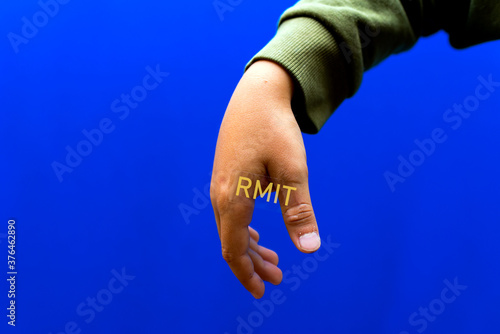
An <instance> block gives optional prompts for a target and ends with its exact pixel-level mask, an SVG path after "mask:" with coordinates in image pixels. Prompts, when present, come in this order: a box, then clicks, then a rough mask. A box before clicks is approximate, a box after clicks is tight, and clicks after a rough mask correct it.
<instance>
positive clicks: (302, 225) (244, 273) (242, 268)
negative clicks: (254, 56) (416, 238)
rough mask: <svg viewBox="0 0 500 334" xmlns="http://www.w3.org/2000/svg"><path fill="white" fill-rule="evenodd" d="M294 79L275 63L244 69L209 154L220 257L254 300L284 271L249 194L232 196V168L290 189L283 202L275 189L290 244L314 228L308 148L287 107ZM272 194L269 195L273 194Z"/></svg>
mask: <svg viewBox="0 0 500 334" xmlns="http://www.w3.org/2000/svg"><path fill="white" fill-rule="evenodd" d="M293 89H294V87H293V81H292V79H291V77H290V76H289V74H288V73H287V72H286V71H285V70H284V69H283V68H282V67H281V66H279V65H278V64H275V63H273V62H270V61H265V60H260V61H257V62H255V63H254V64H253V65H252V66H251V67H250V68H248V70H247V71H246V72H245V74H244V75H243V77H242V78H241V80H240V82H239V83H238V86H237V87H236V89H235V91H234V93H233V96H232V97H231V101H230V102H229V105H228V107H227V110H226V113H225V115H224V119H223V121H222V124H221V127H220V131H219V137H218V140H217V147H216V152H215V158H214V166H213V174H212V184H211V187H210V198H211V201H212V206H213V209H214V213H215V220H216V222H217V229H218V232H219V237H220V240H221V247H222V256H223V258H224V259H225V260H226V262H227V264H228V265H229V267H230V268H231V270H232V272H233V273H234V275H235V276H236V277H237V278H238V279H239V281H240V282H241V284H242V285H243V286H244V287H245V288H246V289H247V290H248V291H249V292H250V293H252V295H253V296H254V297H255V298H261V297H262V296H263V295H264V290H265V286H264V281H267V282H270V283H272V284H275V285H276V284H279V283H280V282H281V280H282V277H283V274H282V272H281V270H280V269H279V268H278V266H277V265H278V255H277V254H276V253H275V252H274V251H272V250H270V249H268V248H265V247H262V246H260V245H259V244H258V242H259V234H258V233H257V231H255V230H254V229H253V228H251V227H250V223H251V221H252V213H253V201H254V200H253V199H246V198H244V199H243V200H242V201H246V202H241V200H240V201H234V193H233V191H234V189H236V187H235V184H236V183H237V182H238V174H237V173H238V171H245V172H250V173H255V174H259V175H268V176H270V177H274V178H277V179H279V180H282V182H283V184H285V185H287V186H291V187H296V188H297V190H296V191H292V192H291V194H290V199H289V203H288V206H285V205H284V203H285V197H284V195H283V194H282V192H280V195H279V202H280V206H281V212H282V214H283V220H284V222H285V225H286V227H287V230H288V233H289V235H290V238H291V240H292V242H293V243H294V244H295V246H296V247H297V248H298V249H299V250H300V251H302V252H304V253H312V252H314V251H316V250H317V249H318V248H319V243H318V245H317V247H316V246H314V247H312V248H311V247H309V248H308V249H305V248H303V247H301V245H300V244H299V237H300V236H303V235H305V234H308V233H311V232H316V233H318V235H319V232H318V226H317V224H316V218H315V216H314V211H313V208H312V204H311V198H310V195H309V185H308V171H307V161H306V151H305V148H304V142H303V140H302V134H301V132H300V129H299V126H298V124H297V122H296V120H295V117H294V115H293V112H292V109H291V100H292V95H293ZM272 198H274V194H273V195H272Z"/></svg>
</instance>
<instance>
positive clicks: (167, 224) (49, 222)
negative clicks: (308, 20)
mask: <svg viewBox="0 0 500 334" xmlns="http://www.w3.org/2000/svg"><path fill="white" fill-rule="evenodd" d="M233 3H236V2H233ZM293 3H294V1H277V2H270V1H264V0H254V1H243V2H241V3H239V4H238V5H234V6H232V9H233V10H232V11H228V12H226V13H224V15H223V17H222V18H223V20H221V17H219V16H218V14H217V12H216V10H215V9H214V6H213V4H212V1H211V0H207V1H197V2H160V1H141V2H138V1H137V2H130V3H127V4H124V3H123V2H119V1H105V2H103V3H88V2H82V1H69V2H68V3H67V4H64V5H60V6H59V7H60V8H59V11H58V13H56V14H55V15H54V17H51V18H50V19H49V20H48V22H47V24H45V25H43V26H42V27H40V28H39V29H38V32H37V33H36V35H35V36H34V37H32V38H30V39H29V40H28V43H26V44H21V45H19V49H18V52H17V53H16V52H15V51H14V48H13V47H12V45H11V43H10V42H9V39H8V37H7V36H8V34H9V33H10V32H13V33H15V34H21V28H22V26H23V21H22V18H23V17H27V18H28V19H29V20H30V21H32V18H33V15H35V14H36V13H37V12H39V11H40V10H41V7H40V5H39V4H38V3H37V2H36V1H21V2H19V3H10V2H9V3H7V2H5V3H2V5H0V7H1V8H0V22H1V23H0V27H1V29H0V32H1V34H3V37H2V39H1V41H0V55H1V61H0V97H1V107H0V108H1V111H0V139H1V143H2V144H1V146H0V159H1V167H0V189H1V192H0V203H1V204H0V221H1V222H2V223H1V225H0V227H1V230H0V250H1V253H0V258H2V259H4V260H2V261H5V262H6V260H5V258H6V255H7V254H6V253H7V239H6V235H5V234H6V233H7V221H8V219H10V218H15V219H16V226H17V230H16V231H17V239H16V241H17V243H16V250H17V253H16V260H17V270H18V272H19V274H18V277H17V291H16V292H17V293H16V297H17V298H16V300H17V324H16V327H15V328H11V326H8V325H7V324H6V322H7V319H6V317H5V314H6V312H7V311H6V310H5V308H6V307H7V302H8V299H7V291H8V286H7V282H6V280H5V279H4V278H5V277H6V276H7V275H6V272H7V269H6V263H2V265H1V268H4V269H2V271H3V273H2V274H1V276H2V277H4V278H3V279H2V280H1V283H0V296H1V297H0V302H1V303H2V304H1V307H0V309H1V310H3V311H1V314H0V319H3V320H2V321H1V322H2V323H1V324H0V328H1V330H0V331H1V332H2V333H4V332H5V333H10V332H17V333H53V334H55V333H60V332H63V333H64V328H65V326H66V325H67V324H68V323H69V322H75V323H76V324H77V326H78V328H79V329H80V330H81V333H231V334H233V333H249V332H252V331H253V332H254V333H401V332H402V331H403V333H404V331H407V332H408V333H418V332H417V330H418V329H420V330H421V329H422V328H423V325H418V326H412V325H411V324H410V323H409V317H410V315H412V313H414V312H418V311H419V307H428V306H429V304H430V303H431V302H432V301H434V300H435V299H436V298H440V295H441V292H442V290H443V289H444V288H445V287H446V285H445V283H444V280H449V281H450V282H453V280H454V279H455V278H457V280H458V282H459V283H460V284H461V285H466V286H467V289H465V290H464V291H463V292H462V293H461V295H460V296H459V297H457V298H456V300H455V301H454V302H452V303H450V304H446V308H445V310H444V311H443V312H442V313H441V314H439V315H438V316H437V317H436V318H435V320H433V321H428V322H427V328H426V329H425V332H426V333H429V334H430V333H498V332H500V316H499V314H500V306H499V305H500V287H499V284H498V282H499V280H500V269H499V266H498V258H499V255H500V243H499V242H498V240H499V237H500V206H499V205H498V200H499V191H500V175H499V173H498V170H499V164H500V151H499V149H498V148H499V147H500V132H499V131H498V129H499V128H500V113H499V111H500V110H499V108H498V107H499V105H500V89H499V88H497V90H496V91H495V92H494V93H492V94H491V96H490V98H488V99H487V100H485V101H482V102H481V103H480V106H479V107H478V108H477V110H476V111H474V112H473V113H472V115H471V116H470V117H469V118H468V119H466V120H464V121H463V124H462V125H461V126H460V127H459V128H458V129H456V130H453V129H451V128H450V124H447V123H446V122H444V121H443V114H444V112H445V111H446V110H447V109H448V108H450V107H452V106H453V104H454V103H462V102H463V101H464V99H466V98H467V97H468V96H470V95H473V94H474V92H475V88H476V87H477V85H478V84H479V81H478V79H477V77H478V76H480V75H482V76H484V77H485V78H487V77H488V75H490V74H491V75H492V76H493V79H494V80H495V81H499V80H500V64H499V63H498V59H499V58H498V56H499V54H500V44H499V43H498V42H493V43H489V44H483V45H479V46H476V47H472V48H469V49H467V50H461V51H457V50H454V49H452V48H451V47H450V46H449V44H448V40H447V35H446V34H445V33H438V34H436V35H434V36H432V37H430V38H425V39H421V40H420V41H419V43H418V44H417V45H416V46H415V47H414V48H413V49H412V50H411V51H409V52H406V53H403V54H400V55H396V56H393V57H391V58H390V59H388V60H386V61H385V62H383V63H382V64H381V65H379V66H377V67H376V68H374V69H372V70H370V71H369V72H367V73H366V76H365V77H364V81H363V84H362V87H361V88H360V90H359V92H358V93H357V95H356V96H355V97H354V98H353V99H350V100H348V101H346V102H345V103H344V104H343V105H342V106H341V107H340V108H339V109H338V110H337V112H336V113H335V114H334V116H332V117H331V118H330V120H329V121H328V123H327V124H326V125H325V126H324V127H323V129H322V130H321V131H320V133H319V134H317V135H304V137H305V145H306V149H307V154H308V165H309V173H310V188H311V196H312V200H313V204H314V207H315V212H316V216H317V219H318V224H319V227H320V231H321V235H322V237H323V238H324V239H325V240H326V238H327V236H331V240H332V241H333V242H335V243H338V244H339V245H340V246H339V247H338V248H337V249H335V252H334V253H333V254H331V255H330V256H329V257H328V259H327V260H325V261H323V262H320V263H317V267H315V268H314V270H312V272H311V273H309V274H308V277H307V278H304V279H298V278H297V276H296V275H295V274H290V272H289V274H288V276H287V277H288V278H289V280H288V282H283V283H282V284H281V285H280V286H277V287H274V286H272V285H268V286H267V290H266V295H265V296H264V298H263V299H262V300H261V301H260V302H263V301H269V297H270V294H271V292H272V291H273V290H276V289H279V290H280V291H281V292H282V293H283V297H282V300H283V299H284V302H283V303H282V304H280V305H274V306H273V310H272V312H270V311H269V309H268V312H267V313H268V316H267V315H260V316H259V314H257V313H256V312H258V308H257V307H256V306H255V304H254V299H253V298H252V296H251V295H250V294H249V293H248V292H247V291H246V290H245V289H244V288H243V287H242V286H241V285H240V283H239V282H238V281H237V279H236V278H235V277H234V276H233V275H232V273H231V271H230V269H229V267H228V266H227V265H226V264H225V262H224V261H223V259H222V256H221V254H220V244H219V239H218V235H217V230H216V225H215V220H214V216H213V212H212V208H211V205H210V204H208V203H207V200H206V199H205V200H203V198H201V199H200V198H198V197H196V195H195V193H196V192H201V193H202V194H203V192H204V190H203V189H204V188H205V186H206V185H207V184H208V183H209V181H210V173H211V168H212V163H213V155H214V149H215V143H216V140H217V135H218V128H219V125H220V122H221V120H222V117H223V114H224V111H225V108H226V106H227V103H228V101H229V99H230V97H231V94H232V91H233V89H234V87H235V86H236V84H237V82H238V80H239V78H240V77H241V75H242V73H243V68H244V65H245V64H246V63H247V61H248V60H249V59H250V58H251V57H252V56H253V55H254V54H255V53H256V52H257V51H258V50H259V49H260V48H261V47H263V46H264V45H265V44H266V43H267V41H269V40H270V39H271V38H272V36H273V35H274V33H275V31H276V24H277V21H278V18H279V16H280V14H281V13H282V12H283V11H284V10H285V9H286V8H287V7H289V6H291V5H293ZM157 65H158V66H159V68H160V69H161V71H163V72H168V73H169V75H168V77H165V78H163V81H162V82H161V83H160V84H159V85H158V86H157V88H155V89H153V90H151V91H148V93H147V94H148V95H147V97H146V98H145V99H144V100H143V101H142V102H140V103H139V105H138V106H137V107H136V108H135V109H131V110H130V114H129V115H128V117H126V118H124V119H120V117H119V116H120V115H121V113H115V112H113V110H112V108H111V104H112V102H113V101H114V100H116V99H119V98H120V96H121V94H129V93H130V92H131V91H132V89H134V88H135V87H136V86H137V85H141V84H142V80H143V78H144V77H145V76H146V75H147V74H148V72H147V70H146V67H148V66H150V67H151V68H153V69H154V68H155V67H156V66H157ZM151 82H153V81H151ZM105 118H108V119H110V120H111V122H112V126H114V128H113V131H112V132H111V133H109V134H104V135H103V138H102V142H101V143H100V144H99V145H97V146H94V147H93V149H92V152H91V153H90V154H89V155H88V156H86V157H83V159H82V161H81V162H80V163H79V164H78V165H77V166H76V167H75V168H73V171H72V172H71V173H64V174H63V180H62V182H60V181H59V179H58V177H57V176H56V173H55V172H54V170H53V167H52V164H53V163H54V161H57V162H60V163H65V159H66V155H67V151H66V147H67V146H69V147H71V148H73V149H76V147H77V145H78V143H79V142H81V141H82V140H84V139H85V137H84V135H83V134H82V131H83V130H88V131H90V130H92V129H95V128H97V127H99V124H100V122H101V120H103V119H105ZM435 128H442V129H444V130H445V131H446V133H447V135H448V139H447V141H446V142H444V143H443V144H439V145H438V146H437V147H436V150H435V152H434V154H432V155H431V156H429V157H428V158H427V159H426V161H425V163H423V164H422V165H421V166H420V167H418V168H416V170H415V171H414V173H413V174H412V175H411V176H410V177H408V178H407V180H406V181H405V182H404V183H398V184H397V185H396V190H395V191H394V192H392V191H391V190H390V188H389V186H388V184H387V182H386V180H385V178H384V172H386V171H388V170H389V171H392V172H396V170H397V168H398V164H399V160H398V156H399V155H402V156H404V157H408V156H409V154H410V153H411V152H412V151H413V150H415V148H416V146H415V143H414V140H415V139H420V140H422V139H425V138H429V137H430V133H431V132H432V130H433V129H435ZM193 201H196V203H193ZM180 205H185V206H190V207H192V208H193V209H195V210H197V211H196V214H192V215H191V216H190V217H189V218H188V219H185V218H184V217H183V215H182V214H181V212H180V209H179V206H180ZM195 205H196V206H197V207H198V209H196V208H195ZM253 226H254V227H256V228H257V229H258V230H259V231H260V233H261V243H262V244H263V245H267V246H269V247H271V248H272V249H274V250H276V251H277V252H278V254H279V255H280V267H281V268H282V269H283V271H284V272H286V271H287V270H290V269H291V268H292V266H294V265H296V266H301V265H302V264H303V263H305V262H303V261H304V260H306V259H307V258H308V257H310V255H306V254H302V253H300V252H299V251H297V250H296V249H295V248H294V246H293V244H292V243H291V241H290V240H289V237H288V234H287V232H286V229H285V226H284V224H283V222H282V219H281V217H280V213H279V211H278V210H276V208H275V207H274V206H267V205H264V204H259V206H258V208H257V209H256V211H255V219H254V223H253ZM322 252H323V253H322V254H324V252H325V251H324V250H322ZM2 254H3V255H2ZM306 261H309V262H311V261H310V260H306ZM113 270H115V271H117V272H121V271H122V270H125V271H126V274H127V275H131V276H134V277H135V278H133V279H131V280H129V281H128V283H127V284H128V285H127V286H126V287H124V288H123V289H122V290H121V291H120V292H119V293H116V294H113V295H112V300H111V301H110V302H109V304H107V305H105V306H104V307H103V309H102V310H101V311H100V312H95V317H94V318H93V319H92V320H91V321H89V322H88V323H87V322H86V320H89V316H81V315H79V314H78V313H77V308H78V306H79V305H80V304H81V303H85V302H86V300H87V298H88V297H90V298H92V297H94V298H95V297H96V296H98V295H99V294H100V296H101V298H105V297H103V296H105V295H106V291H105V290H104V292H103V289H108V286H109V283H110V282H112V281H113V277H115V276H114V275H113V273H112V271H113ZM292 277H294V279H293V281H294V282H295V283H293V284H292V283H291V282H290V281H291V280H292ZM297 280H298V281H299V284H300V286H297ZM113 282H114V281H113ZM115 283H116V282H115ZM116 286H118V284H117V285H116ZM108 296H109V294H108ZM266 305H268V304H266ZM4 313H5V314H4ZM269 313H271V314H269ZM238 319H243V321H244V322H245V323H246V324H247V325H245V326H251V328H250V330H249V329H248V328H249V327H247V328H246V331H245V329H243V327H241V326H243V325H241V326H240V328H238V326H239V323H240V322H239V321H241V320H238ZM416 319H423V318H422V317H421V316H419V317H417V318H416ZM252 324H253V325H255V326H253V325H252ZM245 326H244V327H245ZM254 327H255V328H254ZM76 332H78V331H76Z"/></svg>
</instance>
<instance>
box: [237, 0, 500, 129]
mask: <svg viewBox="0 0 500 334" xmlns="http://www.w3.org/2000/svg"><path fill="white" fill-rule="evenodd" d="M278 26H279V27H278V32H277V33H276V35H275V37H274V38H273V39H272V40H271V41H270V42H269V43H268V44H267V45H266V46H265V47H264V48H263V49H262V50H261V51H260V52H259V53H258V54H257V55H256V56H255V57H254V58H252V60H251V61H250V62H249V63H248V64H247V66H246V69H248V67H249V66H250V65H251V64H252V63H253V62H255V61H257V60H261V59H266V60H271V61H274V62H276V63H278V64H280V65H281V66H283V67H284V68H285V69H286V70H287V71H288V72H289V74H290V75H291V77H292V78H293V80H294V87H295V90H294V96H293V99H292V109H293V112H294V114H295V117H296V119H297V122H298V123H299V126H300V128H301V130H302V131H303V132H305V133H317V132H318V131H319V129H320V128H321V127H322V126H323V125H324V124H325V122H326V120H327V119H328V118H329V117H330V115H331V114H332V113H333V111H334V110H335V109H336V108H337V107H338V106H339V105H340V104H341V103H342V101H343V100H344V99H346V98H349V97H352V96H353V95H354V93H355V92H356V91H357V89H358V88H359V86H360V84H361V79H362V77H363V72H364V71H365V70H368V69H369V68H371V67H373V66H375V65H376V64H378V63H379V62H381V61H382V60H384V59H385V58H387V57H388V56H389V55H391V54H394V53H399V52H402V51H405V50H408V49H410V48H411V47H412V46H413V45H415V43H416V41H417V40H418V38H419V37H421V36H428V35H431V34H433V33H435V32H437V31H439V30H444V31H446V32H447V33H448V34H449V39H450V44H451V45H452V46H453V47H455V48H465V47H468V46H472V45H474V44H479V43H482V42H486V41H490V40H494V39H499V38H500V1H499V0H302V1H299V2H298V3H297V4H296V5H295V6H293V7H291V8H289V9H288V10H286V11H285V13H284V14H283V15H282V16H281V19H280V21H279V25H278Z"/></svg>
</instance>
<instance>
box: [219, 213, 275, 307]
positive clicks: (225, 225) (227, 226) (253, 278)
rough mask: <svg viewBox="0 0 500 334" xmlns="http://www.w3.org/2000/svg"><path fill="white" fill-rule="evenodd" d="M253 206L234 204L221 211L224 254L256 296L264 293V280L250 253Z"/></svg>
mask: <svg viewBox="0 0 500 334" xmlns="http://www.w3.org/2000/svg"><path fill="white" fill-rule="evenodd" d="M252 211H253V206H252V207H251V208H249V207H248V206H247V205H235V204H232V205H230V206H229V208H228V209H227V210H224V212H220V211H219V217H220V229H221V244H222V256H223V257H224V260H226V262H227V264H228V265H229V267H230V268H231V271H232V272H233V274H234V275H235V276H236V278H238V280H239V281H240V282H241V284H242V285H243V286H244V287H245V288H246V289H247V290H248V291H250V292H251V293H252V295H253V296H254V297H255V298H261V297H262V296H263V295H264V289H265V287H264V282H263V281H262V279H261V277H260V276H259V274H257V273H256V272H255V268H254V265H253V262H252V259H251V258H250V255H249V253H248V252H249V248H250V232H249V227H248V226H249V225H250V222H251V220H252Z"/></svg>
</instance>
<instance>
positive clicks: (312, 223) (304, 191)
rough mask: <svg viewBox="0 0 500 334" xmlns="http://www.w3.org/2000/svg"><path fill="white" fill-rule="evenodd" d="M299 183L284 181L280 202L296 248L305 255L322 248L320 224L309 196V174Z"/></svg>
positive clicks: (305, 174)
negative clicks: (317, 221)
mask: <svg viewBox="0 0 500 334" xmlns="http://www.w3.org/2000/svg"><path fill="white" fill-rule="evenodd" d="M301 174H302V175H304V176H303V177H302V178H299V181H298V182H297V181H295V182H288V183H287V182H286V181H283V184H281V189H280V190H279V200H280V206H281V212H282V213H283V220H284V221H285V225H286V228H287V230H288V234H290V238H291V239H292V241H293V243H294V244H295V246H296V247H297V248H298V249H299V250H300V251H301V252H304V253H312V252H315V251H316V250H318V248H319V247H320V246H321V239H320V237H319V231H318V224H317V223H316V217H315V216H314V210H313V207H312V204H311V197H310V195H309V183H308V180H307V172H306V173H301Z"/></svg>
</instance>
